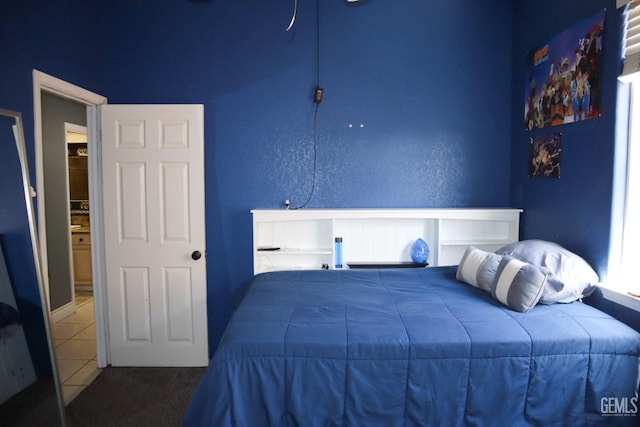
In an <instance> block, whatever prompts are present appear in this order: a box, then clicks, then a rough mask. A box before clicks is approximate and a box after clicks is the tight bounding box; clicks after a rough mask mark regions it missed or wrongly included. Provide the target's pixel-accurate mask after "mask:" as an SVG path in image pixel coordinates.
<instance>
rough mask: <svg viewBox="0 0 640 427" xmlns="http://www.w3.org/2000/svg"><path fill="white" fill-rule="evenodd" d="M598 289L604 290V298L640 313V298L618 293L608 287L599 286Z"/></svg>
mask: <svg viewBox="0 0 640 427" xmlns="http://www.w3.org/2000/svg"><path fill="white" fill-rule="evenodd" d="M598 287H599V288H600V289H602V296H603V297H604V298H605V299H607V300H609V301H612V302H615V303H616V304H620V305H622V306H625V307H627V308H630V309H632V310H635V311H640V299H639V298H634V297H632V296H631V295H628V294H625V293H622V292H620V291H617V290H615V289H612V288H609V287H606V286H598Z"/></svg>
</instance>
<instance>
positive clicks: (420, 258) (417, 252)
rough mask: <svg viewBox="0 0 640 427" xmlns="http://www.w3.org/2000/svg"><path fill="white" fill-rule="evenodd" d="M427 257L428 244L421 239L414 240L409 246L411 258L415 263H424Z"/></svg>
mask: <svg viewBox="0 0 640 427" xmlns="http://www.w3.org/2000/svg"><path fill="white" fill-rule="evenodd" d="M428 259H429V245H428V244H427V242H425V241H424V240H422V239H418V240H416V241H415V242H414V243H413V245H412V246H411V260H412V261H413V262H415V263H416V264H426V262H427V260H428Z"/></svg>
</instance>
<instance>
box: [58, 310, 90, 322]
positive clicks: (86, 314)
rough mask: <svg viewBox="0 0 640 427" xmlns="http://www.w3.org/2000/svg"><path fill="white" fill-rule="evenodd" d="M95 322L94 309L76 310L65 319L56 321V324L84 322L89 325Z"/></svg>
mask: <svg viewBox="0 0 640 427" xmlns="http://www.w3.org/2000/svg"><path fill="white" fill-rule="evenodd" d="M93 322H94V316H93V310H82V309H80V310H76V312H75V313H73V314H72V315H71V316H67V317H65V318H64V319H62V320H60V321H59V322H56V325H60V324H82V325H85V326H89V325H90V324H92V323H93Z"/></svg>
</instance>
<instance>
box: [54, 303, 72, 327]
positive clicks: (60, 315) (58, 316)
mask: <svg viewBox="0 0 640 427" xmlns="http://www.w3.org/2000/svg"><path fill="white" fill-rule="evenodd" d="M75 312H76V305H75V304H74V303H73V301H70V302H68V303H67V304H65V305H63V306H62V307H60V308H57V309H55V310H53V311H52V312H51V323H56V322H59V321H61V320H62V319H66V318H67V317H69V316H71V315H72V314H73V313H75Z"/></svg>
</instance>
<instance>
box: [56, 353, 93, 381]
mask: <svg viewBox="0 0 640 427" xmlns="http://www.w3.org/2000/svg"><path fill="white" fill-rule="evenodd" d="M86 364H87V361H86V360H69V359H57V360H56V365H57V366H58V376H59V377H60V383H61V384H64V383H65V382H66V381H67V380H68V379H69V378H71V377H72V376H73V374H75V373H76V372H78V370H80V368H82V367H83V366H84V365H86Z"/></svg>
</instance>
